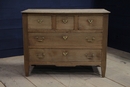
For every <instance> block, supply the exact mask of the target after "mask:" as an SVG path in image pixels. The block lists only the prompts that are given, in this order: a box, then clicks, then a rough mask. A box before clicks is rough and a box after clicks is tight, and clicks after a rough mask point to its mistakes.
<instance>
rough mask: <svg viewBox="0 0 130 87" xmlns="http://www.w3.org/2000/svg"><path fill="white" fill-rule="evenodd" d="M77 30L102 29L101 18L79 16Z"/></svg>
mask: <svg viewBox="0 0 130 87" xmlns="http://www.w3.org/2000/svg"><path fill="white" fill-rule="evenodd" d="M79 29H103V16H94V15H92V16H91V15H90V16H89V15H88V16H79Z"/></svg>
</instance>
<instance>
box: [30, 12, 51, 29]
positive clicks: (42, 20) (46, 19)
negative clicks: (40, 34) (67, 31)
mask: <svg viewBox="0 0 130 87" xmlns="http://www.w3.org/2000/svg"><path fill="white" fill-rule="evenodd" d="M51 18H52V17H51V16H50V15H42V14H30V15H28V29H52V22H51Z"/></svg>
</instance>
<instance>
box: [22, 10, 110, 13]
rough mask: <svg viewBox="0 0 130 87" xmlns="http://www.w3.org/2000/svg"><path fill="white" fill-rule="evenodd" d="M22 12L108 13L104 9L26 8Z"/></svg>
mask: <svg viewBox="0 0 130 87" xmlns="http://www.w3.org/2000/svg"><path fill="white" fill-rule="evenodd" d="M22 13H110V12H109V11H107V10H105V9H27V10H24V11H22Z"/></svg>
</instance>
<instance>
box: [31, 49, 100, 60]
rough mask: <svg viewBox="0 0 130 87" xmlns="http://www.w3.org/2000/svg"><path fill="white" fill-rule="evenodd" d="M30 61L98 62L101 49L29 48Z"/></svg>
mask: <svg viewBox="0 0 130 87" xmlns="http://www.w3.org/2000/svg"><path fill="white" fill-rule="evenodd" d="M29 56H30V61H33V62H35V61H36V62H42V61H45V62H51V61H52V62H58V61H66V62H69V61H74V62H78V61H82V62H95V61H96V62H100V61H101V50H87V49H77V50H75V49H30V50H29Z"/></svg>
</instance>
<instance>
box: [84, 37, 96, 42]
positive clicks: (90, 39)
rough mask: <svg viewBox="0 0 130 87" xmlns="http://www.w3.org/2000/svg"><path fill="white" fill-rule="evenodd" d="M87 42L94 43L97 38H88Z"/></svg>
mask: <svg viewBox="0 0 130 87" xmlns="http://www.w3.org/2000/svg"><path fill="white" fill-rule="evenodd" d="M86 40H87V42H89V43H92V42H93V41H94V40H95V37H92V38H88V37H86Z"/></svg>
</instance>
